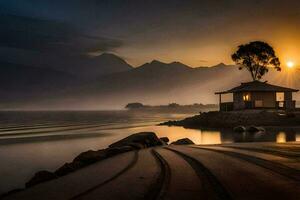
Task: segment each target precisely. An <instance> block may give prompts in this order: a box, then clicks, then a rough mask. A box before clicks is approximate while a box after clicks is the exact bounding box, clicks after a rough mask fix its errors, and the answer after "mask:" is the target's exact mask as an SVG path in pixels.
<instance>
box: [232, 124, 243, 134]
mask: <svg viewBox="0 0 300 200" xmlns="http://www.w3.org/2000/svg"><path fill="white" fill-rule="evenodd" d="M233 131H234V132H236V133H243V132H246V127H245V126H236V127H234V128H233Z"/></svg>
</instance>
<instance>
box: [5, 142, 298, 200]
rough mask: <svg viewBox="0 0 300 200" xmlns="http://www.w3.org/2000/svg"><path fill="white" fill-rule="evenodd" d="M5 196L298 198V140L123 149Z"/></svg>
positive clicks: (20, 197)
mask: <svg viewBox="0 0 300 200" xmlns="http://www.w3.org/2000/svg"><path fill="white" fill-rule="evenodd" d="M4 199H6V200H8V199H13V200H16V199H30V200H34V199H37V200H41V199H43V200H46V199H49V200H50V199H51V200H53V199H97V200H98V199H128V200H129V199H130V200H134V199H284V200H287V199H295V200H296V199H300V142H291V143H283V144H276V143H244V144H243V143H240V144H224V145H209V146H197V145H188V146H187V145H184V146H180V145H169V146H162V147H155V148H148V149H143V150H139V151H131V152H127V153H123V154H120V155H117V156H114V157H112V158H109V159H106V160H103V161H101V162H98V163H95V164H92V165H90V166H88V167H85V168H82V169H80V170H78V171H76V172H74V173H71V174H68V175H66V176H63V177H61V178H58V179H54V180H52V181H48V182H45V183H41V184H38V185H36V186H33V187H31V188H28V189H26V190H24V191H21V192H18V193H15V194H11V195H9V196H7V197H5V198H4Z"/></svg>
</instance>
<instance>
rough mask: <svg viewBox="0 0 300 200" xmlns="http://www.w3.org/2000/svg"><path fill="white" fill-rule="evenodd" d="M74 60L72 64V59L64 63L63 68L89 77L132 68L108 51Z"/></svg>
mask: <svg viewBox="0 0 300 200" xmlns="http://www.w3.org/2000/svg"><path fill="white" fill-rule="evenodd" d="M76 62H77V63H76V64H74V62H73V61H72V64H68V65H66V66H65V67H64V70H65V71H67V72H69V73H73V74H74V75H77V76H80V77H84V78H89V79H90V78H92V79H94V78H97V77H100V76H102V75H107V74H113V73H117V72H124V71H128V70H131V69H132V68H133V67H132V66H131V65H129V64H128V63H127V62H126V61H125V60H123V59H122V58H120V57H118V56H116V55H114V54H110V53H103V54H101V55H100V56H96V57H91V58H90V57H82V58H79V59H78V60H77V61H76Z"/></svg>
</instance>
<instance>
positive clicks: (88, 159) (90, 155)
mask: <svg viewBox="0 0 300 200" xmlns="http://www.w3.org/2000/svg"><path fill="white" fill-rule="evenodd" d="M104 158H106V150H99V151H92V150H89V151H86V152H83V153H81V154H79V155H78V156H76V157H75V158H74V160H73V161H74V162H81V163H83V164H86V165H88V164H92V163H94V162H97V161H99V160H102V159H104Z"/></svg>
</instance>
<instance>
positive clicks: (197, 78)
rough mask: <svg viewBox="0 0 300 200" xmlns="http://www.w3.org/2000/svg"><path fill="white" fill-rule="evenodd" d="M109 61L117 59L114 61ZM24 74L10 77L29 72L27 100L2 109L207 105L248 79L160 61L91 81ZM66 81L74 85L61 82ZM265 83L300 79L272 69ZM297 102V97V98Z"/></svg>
mask: <svg viewBox="0 0 300 200" xmlns="http://www.w3.org/2000/svg"><path fill="white" fill-rule="evenodd" d="M112 58H113V59H112ZM99 59H100V60H101V62H103V63H109V62H111V65H113V64H114V63H123V64H122V65H123V66H125V65H126V63H124V62H122V60H121V59H118V58H116V57H115V56H114V55H110V54H104V55H102V56H101V57H100V58H99ZM107 60H108V61H107ZM112 60H115V61H114V62H112ZM104 61H105V62H104ZM117 68H118V67H117ZM29 69H30V70H29ZM39 69H41V68H39ZM118 69H119V68H118ZM22 70H25V69H23V68H22V69H21V67H18V70H15V72H13V73H12V72H10V75H9V76H8V77H17V78H16V79H20V80H22V77H23V75H22V74H27V73H28V74H31V75H30V76H29V75H26V76H25V77H23V79H24V81H23V82H21V83H22V84H24V86H22V87H25V85H26V88H27V91H29V92H28V93H29V94H31V96H28V95H24V92H20V94H19V97H20V98H19V99H21V100H22V101H20V102H19V103H18V105H17V106H16V104H15V102H14V101H15V100H14V98H13V97H15V95H13V97H12V98H10V99H11V100H14V101H7V102H5V101H2V103H3V107H5V106H6V107H5V108H30V109H45V108H47V109H76V110H78V109H120V108H123V107H124V105H126V104H127V103H129V102H142V103H145V104H151V105H158V104H168V103H171V102H176V103H179V104H193V103H204V104H208V103H217V102H218V96H217V95H215V94H214V93H215V92H217V91H222V90H226V89H229V88H232V87H234V86H237V85H239V84H240V83H241V82H247V81H251V78H250V76H249V74H248V72H247V71H245V70H238V66H235V65H225V64H223V63H220V64H218V65H216V66H212V67H197V68H191V67H189V66H187V65H184V64H182V63H179V62H172V63H163V62H160V61H157V60H154V61H152V62H150V63H146V64H143V65H141V66H139V67H137V68H130V69H129V70H128V68H127V70H125V71H121V72H115V73H109V74H105V75H100V76H98V75H97V76H94V78H93V79H84V80H82V79H76V77H77V76H74V75H70V73H66V72H58V71H55V70H54V71H51V70H53V69H48V68H47V73H46V72H44V71H43V70H44V69H43V70H42V71H41V72H39V73H41V74H43V73H44V76H45V77H46V78H43V80H41V78H35V77H37V73H33V72H32V70H33V71H34V70H38V69H36V68H33V69H31V68H30V67H29V68H26V70H29V71H30V73H29V72H23V71H22ZM49 70H50V71H49ZM17 74H18V75H17ZM46 74H47V76H46ZM279 74H280V75H279ZM14 75H15V76H14ZM16 79H15V78H12V79H11V80H8V79H6V80H5V81H2V84H6V82H9V84H8V85H13V87H11V88H10V89H9V90H7V92H6V93H5V96H6V97H8V96H10V95H11V91H16V93H18V92H17V91H20V89H19V88H18V87H16V86H15V85H16V84H15V83H14V82H15V81H16V82H17V83H18V84H19V85H22V84H20V83H19V81H18V80H16ZM31 79H32V80H38V83H37V82H36V83H35V84H29V83H28V82H26V81H25V80H31ZM66 80H74V81H73V82H69V83H68V82H66V83H65V81H66ZM266 80H268V81H269V82H270V83H273V84H278V85H282V86H289V87H294V88H299V87H300V77H299V76H298V75H297V73H294V74H291V73H290V72H286V71H282V72H281V73H279V72H276V71H273V70H270V72H269V73H268V75H267V76H266ZM53 82H55V84H54V83H53ZM46 86H47V87H46ZM50 86H52V87H50ZM22 87H20V88H22ZM28 88H30V89H28ZM44 88H49V89H44ZM41 94H42V95H41ZM22 95H23V96H22ZM2 96H4V95H1V97H2ZM21 97H22V98H21ZM296 98H298V97H297V96H296ZM299 99H300V98H299ZM224 100H226V97H224ZM12 103H13V104H12Z"/></svg>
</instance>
